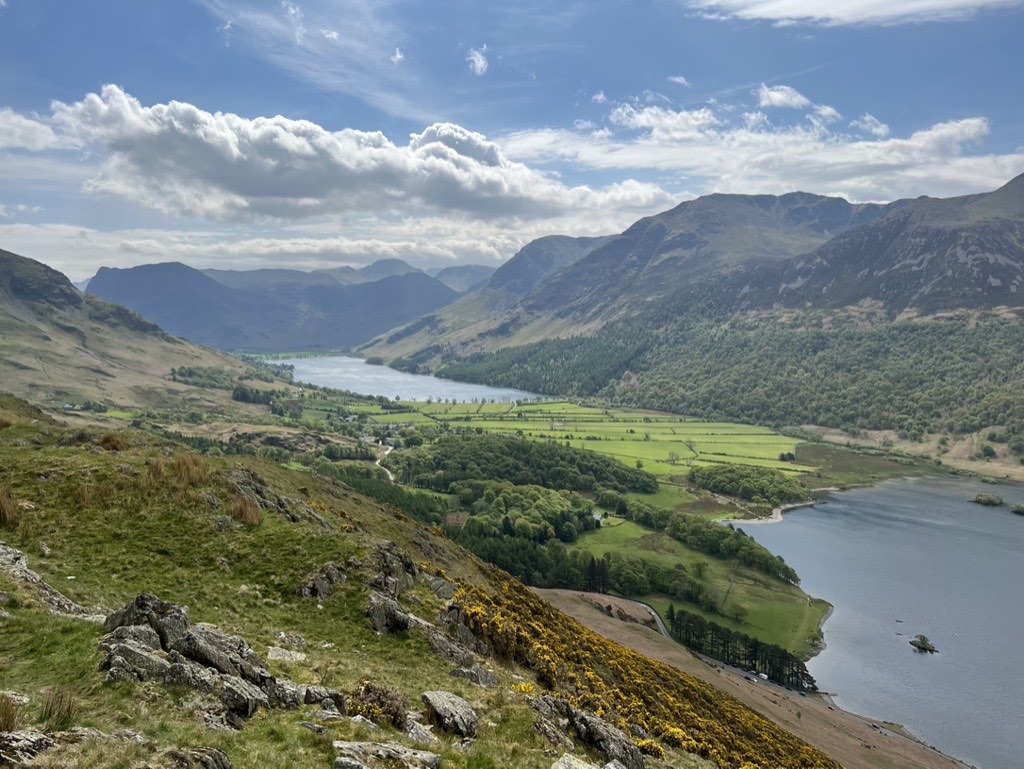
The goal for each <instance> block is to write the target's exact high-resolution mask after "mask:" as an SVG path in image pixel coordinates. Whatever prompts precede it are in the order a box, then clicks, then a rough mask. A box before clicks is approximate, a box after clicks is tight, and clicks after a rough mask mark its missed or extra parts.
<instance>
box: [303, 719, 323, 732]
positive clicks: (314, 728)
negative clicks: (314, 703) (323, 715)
mask: <svg viewBox="0 0 1024 769" xmlns="http://www.w3.org/2000/svg"><path fill="white" fill-rule="evenodd" d="M299 726H301V727H302V728H303V729H309V731H311V732H313V734H327V729H326V728H325V727H323V726H320V724H314V723H313V722H312V721H299Z"/></svg>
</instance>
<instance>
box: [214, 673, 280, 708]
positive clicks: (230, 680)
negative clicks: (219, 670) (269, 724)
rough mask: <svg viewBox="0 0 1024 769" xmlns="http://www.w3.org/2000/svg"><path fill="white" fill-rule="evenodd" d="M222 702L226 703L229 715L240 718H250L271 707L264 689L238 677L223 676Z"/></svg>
mask: <svg viewBox="0 0 1024 769" xmlns="http://www.w3.org/2000/svg"><path fill="white" fill-rule="evenodd" d="M220 701H221V702H222V703H224V707H226V708H227V709H228V712H229V713H234V714H235V715H236V716H239V717H240V718H250V717H252V716H254V715H255V714H256V711H257V710H259V709H260V708H261V707H262V708H266V707H269V706H270V701H269V699H268V698H267V695H266V693H265V692H264V691H263V690H262V689H258V688H257V687H255V686H253V685H252V684H251V683H249V682H248V681H243V680H242V679H241V678H238V677H237V676H221V690H220Z"/></svg>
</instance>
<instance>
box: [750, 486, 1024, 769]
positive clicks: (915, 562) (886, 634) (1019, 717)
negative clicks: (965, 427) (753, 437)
mask: <svg viewBox="0 0 1024 769" xmlns="http://www.w3.org/2000/svg"><path fill="white" fill-rule="evenodd" d="M979 493H982V494H997V495H999V496H1001V497H1003V498H1004V499H1005V500H1006V503H1007V504H1006V505H1005V506H1004V507H1000V508H993V507H982V506H980V505H976V504H974V503H972V502H970V500H971V499H972V498H973V497H974V495H975V494H979ZM1019 502H1024V486H1022V485H1021V484H1009V483H1007V484H999V485H995V486H993V485H988V484H983V483H981V482H980V481H977V480H973V479H965V478H941V479H935V478H925V479H914V480H897V481H889V482H886V483H882V484H880V485H878V486H876V487H873V488H868V489H857V490H853V491H847V492H842V493H838V494H833V495H831V496H830V497H829V498H828V501H827V503H825V504H822V505H819V506H818V507H815V508H804V509H800V510H794V511H792V512H790V513H787V514H786V515H785V517H784V519H783V521H782V522H781V523H777V524H767V525H763V526H750V527H747V529H746V531H747V533H749V534H750V535H751V536H752V537H754V538H755V539H756V540H757V541H758V542H760V543H761V544H763V545H765V546H766V547H767V548H769V549H770V550H772V551H773V552H775V553H778V554H780V555H781V556H782V557H783V558H785V559H786V561H787V563H789V564H790V565H792V566H793V567H794V568H795V569H796V570H797V573H798V574H800V576H801V578H802V584H801V586H802V587H803V588H804V590H806V591H807V592H808V593H810V594H811V595H814V596H820V597H821V598H824V599H826V600H827V601H829V602H830V603H831V604H832V605H833V606H834V607H835V611H834V612H833V614H832V616H831V617H830V618H829V619H828V621H827V622H826V623H825V628H824V630H825V642H826V647H825V650H824V651H823V652H822V653H821V654H819V655H818V656H817V657H815V658H814V659H812V660H811V661H810V662H809V663H808V668H809V669H810V671H811V674H812V675H813V676H814V677H815V678H816V679H817V682H818V686H819V688H820V689H822V690H823V691H828V692H834V693H835V697H834V699H835V701H836V704H837V705H838V706H840V707H842V708H844V709H846V710H851V711H853V712H855V713H860V714H862V715H866V716H870V717H872V718H875V719H879V720H886V721H895V722H897V723H901V724H903V725H904V726H906V727H907V728H908V729H909V730H910V731H911V732H913V733H914V734H915V735H916V736H918V737H919V738H920V739H921V740H923V741H924V742H926V743H929V744H931V745H934V746H935V747H937V748H939V749H940V750H942V751H943V752H944V753H947V754H949V755H952V756H955V757H957V758H961V759H964V760H965V761H968V762H970V763H973V764H975V765H977V766H979V767H982V769H1020V767H1022V766H1024V663H1022V661H1021V644H1022V641H1024V517H1022V516H1018V515H1014V514H1013V513H1011V512H1010V511H1009V507H1010V506H1011V505H1013V504H1016V503H1019ZM918 633H923V634H924V635H926V636H928V638H929V639H930V640H931V641H932V643H934V644H935V646H936V647H937V648H938V650H939V653H938V654H923V653H920V652H916V651H915V650H914V649H913V648H912V647H911V646H910V645H909V643H908V641H909V640H910V639H911V638H913V637H914V636H915V635H917V634H918Z"/></svg>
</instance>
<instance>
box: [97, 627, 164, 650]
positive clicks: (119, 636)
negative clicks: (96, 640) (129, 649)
mask: <svg viewBox="0 0 1024 769" xmlns="http://www.w3.org/2000/svg"><path fill="white" fill-rule="evenodd" d="M127 642H131V643H133V644H135V645H136V646H142V647H144V648H147V649H153V650H154V651H159V650H160V649H161V648H162V647H161V646H160V636H159V635H157V632H156V631H155V630H154V629H153V628H151V627H150V626H149V625H123V626H121V627H118V628H115V629H114V630H113V631H112V632H110V633H107V634H106V635H105V636H103V638H101V639H100V646H102V647H103V648H104V649H107V650H109V649H112V648H113V647H114V646H116V645H117V644H119V643H127Z"/></svg>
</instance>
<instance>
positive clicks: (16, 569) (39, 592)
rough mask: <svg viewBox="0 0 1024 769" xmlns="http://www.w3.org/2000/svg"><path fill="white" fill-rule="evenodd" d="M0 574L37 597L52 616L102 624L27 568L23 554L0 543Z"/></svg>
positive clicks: (95, 616)
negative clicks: (75, 618)
mask: <svg viewBox="0 0 1024 769" xmlns="http://www.w3.org/2000/svg"><path fill="white" fill-rule="evenodd" d="M0 574H6V575H7V576H8V577H9V578H10V579H12V580H14V582H16V583H17V584H19V585H21V586H22V587H23V588H25V589H26V590H28V591H29V592H31V593H32V594H33V595H35V596H37V597H38V598H39V599H40V600H41V601H42V602H43V604H44V605H46V606H47V607H48V609H49V611H50V612H51V613H53V614H58V615H64V616H70V617H78V618H79V619H84V620H87V621H89V622H102V621H103V618H102V617H99V616H97V615H96V614H95V613H94V612H92V611H89V610H88V609H86V608H84V607H82V606H79V605H78V604H77V603H75V602H74V601H72V600H71V599H70V598H68V597H67V596H66V595H64V594H63V593H61V592H59V591H57V590H54V589H53V588H52V587H50V586H49V585H48V584H47V583H46V581H45V580H44V579H43V578H42V577H41V576H39V574H38V573H36V572H34V571H32V569H30V568H29V567H28V558H27V557H26V556H25V554H24V553H23V552H21V551H20V550H17V549H15V548H13V547H10V546H9V545H6V544H4V543H3V542H0Z"/></svg>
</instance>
